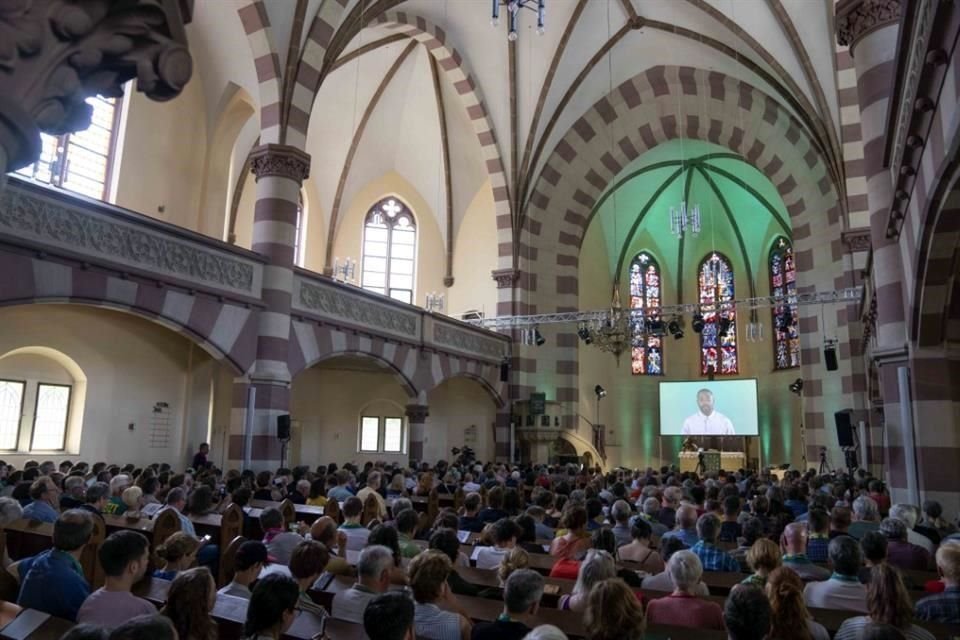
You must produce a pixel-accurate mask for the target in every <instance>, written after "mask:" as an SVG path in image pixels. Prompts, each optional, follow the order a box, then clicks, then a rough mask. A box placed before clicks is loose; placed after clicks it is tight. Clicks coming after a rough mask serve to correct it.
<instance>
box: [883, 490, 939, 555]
mask: <svg viewBox="0 0 960 640" xmlns="http://www.w3.org/2000/svg"><path fill="white" fill-rule="evenodd" d="M890 517H891V518H894V519H896V520H899V521H900V522H902V523H903V526H904V527H906V530H907V538H906V540H907V542H909V543H910V544H912V545H916V546H918V547H920V548H922V549H923V550H924V551H926V552H927V553H928V554H929V555H930V559H931V565H930V566H933V564H932V561H933V552H934V551H935V550H936V545H935V544H934V543H933V540H931V539H930V538H928V537H927V536H925V535H923V534H922V533H920V532H919V531H917V530H916V527H917V521H918V520H919V519H920V510H919V509H917V507H915V506H913V505H912V504H903V503H899V504H895V505H893V506H892V507H890ZM881 524H883V523H881ZM934 536H935V537H936V538H937V541H938V542H939V537H940V536H939V534H937V533H936V532H934ZM894 566H896V565H894Z"/></svg>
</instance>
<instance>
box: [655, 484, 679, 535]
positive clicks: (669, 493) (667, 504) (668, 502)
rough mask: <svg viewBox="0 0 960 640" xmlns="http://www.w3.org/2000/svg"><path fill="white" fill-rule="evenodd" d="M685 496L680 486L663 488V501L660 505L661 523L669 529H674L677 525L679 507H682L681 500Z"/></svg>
mask: <svg viewBox="0 0 960 640" xmlns="http://www.w3.org/2000/svg"><path fill="white" fill-rule="evenodd" d="M682 498H683V490H682V489H681V488H680V487H667V488H666V489H664V490H663V502H662V504H661V505H660V516H659V517H660V524H662V525H663V526H665V527H666V528H667V530H668V531H669V530H672V529H673V527H674V526H675V525H676V522H677V519H676V516H677V509H679V508H680V500H681V499H682Z"/></svg>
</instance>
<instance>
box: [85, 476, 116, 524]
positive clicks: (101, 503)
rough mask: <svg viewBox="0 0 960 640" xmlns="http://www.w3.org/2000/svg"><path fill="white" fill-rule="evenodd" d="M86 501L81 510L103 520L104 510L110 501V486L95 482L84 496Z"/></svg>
mask: <svg viewBox="0 0 960 640" xmlns="http://www.w3.org/2000/svg"><path fill="white" fill-rule="evenodd" d="M84 499H85V500H86V502H85V503H84V504H82V505H81V506H80V508H81V509H84V510H85V511H89V512H90V513H93V514H95V515H97V516H99V517H100V518H101V519H102V518H103V509H104V507H106V506H107V501H109V500H110V485H108V484H107V483H106V482H94V483H93V484H92V485H90V486H89V487H87V492H86V494H84Z"/></svg>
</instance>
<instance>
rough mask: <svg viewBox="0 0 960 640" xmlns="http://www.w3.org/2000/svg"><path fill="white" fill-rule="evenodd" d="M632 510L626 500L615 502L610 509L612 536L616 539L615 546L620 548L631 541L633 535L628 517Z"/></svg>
mask: <svg viewBox="0 0 960 640" xmlns="http://www.w3.org/2000/svg"><path fill="white" fill-rule="evenodd" d="M632 514H633V509H631V508H630V503H628V502H627V501H626V500H617V501H616V502H614V503H613V506H612V507H610V519H611V520H612V521H613V523H614V525H613V535H614V536H615V537H616V539H617V546H618V547H622V546H624V545H626V544H630V543H631V542H632V541H633V535H632V533H631V530H630V516H631V515H632Z"/></svg>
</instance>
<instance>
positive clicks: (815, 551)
mask: <svg viewBox="0 0 960 640" xmlns="http://www.w3.org/2000/svg"><path fill="white" fill-rule="evenodd" d="M829 546H830V516H829V515H828V514H827V512H826V511H824V510H823V509H818V508H813V509H810V511H808V512H807V558H808V559H809V560H810V562H817V563H826V561H827V558H828V551H827V548H828V547H829Z"/></svg>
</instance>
